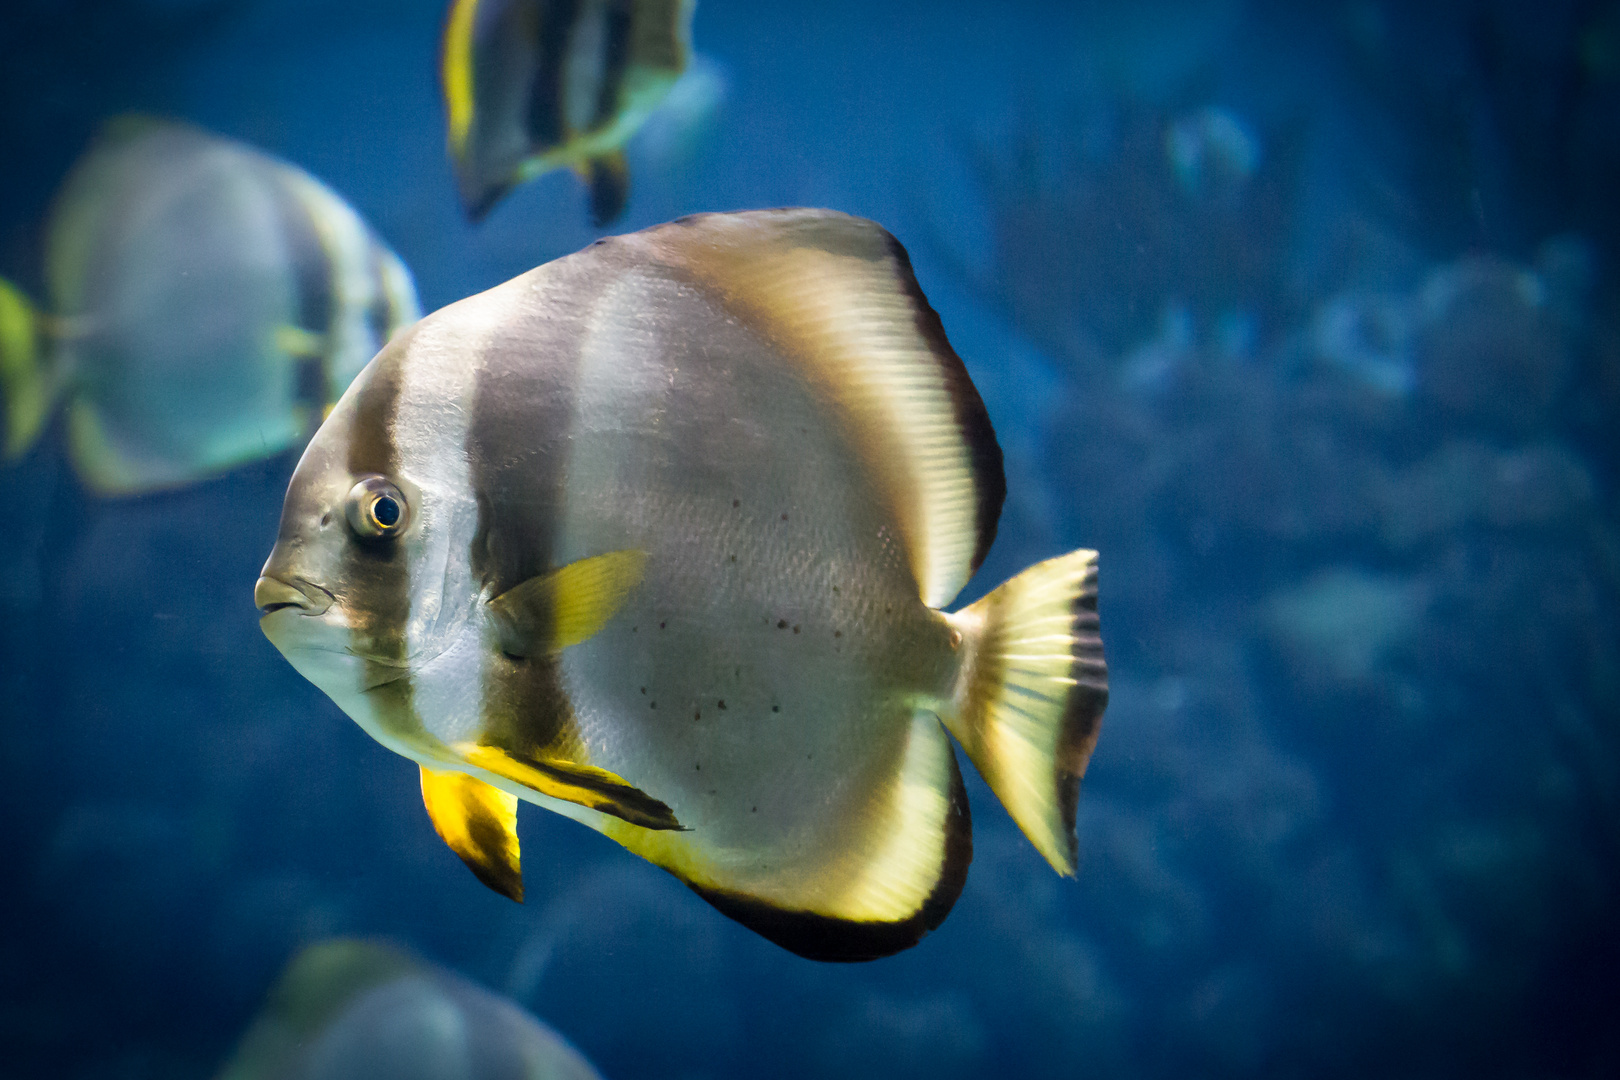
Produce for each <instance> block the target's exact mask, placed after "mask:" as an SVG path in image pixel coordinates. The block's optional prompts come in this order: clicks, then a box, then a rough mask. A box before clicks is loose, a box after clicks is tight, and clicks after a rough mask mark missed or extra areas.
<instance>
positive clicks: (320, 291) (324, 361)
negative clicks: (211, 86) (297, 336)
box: [271, 175, 336, 417]
mask: <svg viewBox="0 0 1620 1080" xmlns="http://www.w3.org/2000/svg"><path fill="white" fill-rule="evenodd" d="M271 184H272V185H273V187H274V190H275V198H274V200H273V202H274V205H275V208H276V214H277V216H278V217H279V219H280V224H281V235H282V238H283V240H284V241H285V243H286V249H287V257H288V261H289V263H290V264H291V268H292V273H293V280H294V282H295V287H296V289H297V299H296V301H295V303H296V304H297V312H296V315H295V325H297V326H298V327H299V328H300V329H303V330H307V331H309V332H310V333H311V334H314V335H316V336H317V337H319V338H320V339H321V351H320V354H319V355H317V356H314V357H302V358H295V363H294V365H293V380H294V382H293V400H294V401H296V402H298V403H299V404H301V405H307V406H310V407H311V408H313V409H314V410H315V415H316V417H319V416H320V413H321V409H322V408H323V407H324V406H325V405H326V403H327V401H328V398H327V396H326V382H327V378H328V374H329V373H328V367H329V366H330V365H329V360H328V355H329V353H330V351H331V346H330V340H331V338H330V335H331V331H332V317H333V314H334V309H335V307H336V304H335V302H334V300H333V295H332V294H333V288H334V283H333V279H332V254H331V253H330V252H329V251H327V249H326V245H325V244H324V243H322V242H321V234H320V230H319V229H318V228H317V227H316V225H315V219H314V216H313V211H312V210H311V208H310V206H309V204H308V203H307V202H306V201H305V200H304V198H303V197H302V196H301V195H300V193H299V191H298V189H297V188H296V187H294V186H293V185H291V184H289V183H286V182H284V181H283V180H282V178H281V177H280V176H279V175H276V176H273V177H272V179H271ZM312 365H313V367H314V371H310V370H308V368H309V367H311V366H312Z"/></svg>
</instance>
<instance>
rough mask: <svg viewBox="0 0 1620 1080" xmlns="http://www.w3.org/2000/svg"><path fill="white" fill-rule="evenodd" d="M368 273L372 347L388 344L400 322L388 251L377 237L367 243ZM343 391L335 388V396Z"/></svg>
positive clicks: (367, 308)
mask: <svg viewBox="0 0 1620 1080" xmlns="http://www.w3.org/2000/svg"><path fill="white" fill-rule="evenodd" d="M366 273H367V275H368V276H369V277H370V279H371V289H372V293H371V303H370V304H368V305H367V306H366V327H367V328H368V329H369V330H370V331H371V340H372V343H373V344H372V348H373V349H374V350H375V349H381V348H382V347H383V346H384V345H386V344H388V336H389V334H391V333H393V330H394V327H395V326H396V325H397V324H398V322H399V312H398V311H397V310H395V305H394V294H393V292H392V290H390V289H389V287H388V285H389V282H388V252H387V251H386V250H384V249H383V246H382V245H381V244H379V243H377V241H376V240H375V239H372V240H371V241H370V242H369V243H368V244H367V245H366ZM342 392H343V388H342V387H337V388H335V393H334V395H333V396H334V397H335V396H336V395H337V394H340V393H342Z"/></svg>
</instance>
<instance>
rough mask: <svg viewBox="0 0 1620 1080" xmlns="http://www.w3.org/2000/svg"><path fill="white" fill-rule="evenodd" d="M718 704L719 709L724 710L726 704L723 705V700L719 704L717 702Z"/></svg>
mask: <svg viewBox="0 0 1620 1080" xmlns="http://www.w3.org/2000/svg"><path fill="white" fill-rule="evenodd" d="M718 704H719V706H720V708H722V709H724V708H725V707H726V703H725V700H724V699H722V700H721V701H720V702H718Z"/></svg>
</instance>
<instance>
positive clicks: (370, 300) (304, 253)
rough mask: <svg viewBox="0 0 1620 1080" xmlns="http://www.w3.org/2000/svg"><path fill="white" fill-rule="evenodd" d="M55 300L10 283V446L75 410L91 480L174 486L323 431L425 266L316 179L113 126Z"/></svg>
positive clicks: (66, 225) (58, 247)
mask: <svg viewBox="0 0 1620 1080" xmlns="http://www.w3.org/2000/svg"><path fill="white" fill-rule="evenodd" d="M44 276H45V285H46V290H47V303H46V304H45V306H44V310H43V311H38V310H36V309H35V308H34V306H33V305H32V304H31V303H30V302H29V301H28V300H26V299H25V298H24V297H23V296H22V294H21V293H19V292H18V291H17V290H16V289H14V288H12V287H10V286H8V285H6V284H5V283H4V282H0V390H3V393H4V398H5V401H4V405H5V416H6V446H5V450H6V455H7V456H8V457H16V456H18V455H20V454H22V453H23V452H25V451H26V450H27V449H28V448H29V447H30V446H31V445H32V444H33V443H34V441H35V440H36V439H37V438H38V436H39V434H40V432H41V431H42V430H43V428H44V427H45V424H46V421H47V420H48V419H49V418H50V417H51V415H52V414H53V413H54V411H55V408H56V405H57V403H58V402H61V401H65V402H66V412H67V434H68V441H69V452H70V455H71V457H72V460H73V464H74V466H75V468H76V469H77V471H78V473H79V475H80V476H81V477H82V478H83V480H84V481H85V483H86V484H87V485H88V486H89V487H90V488H91V489H92V490H94V491H96V492H98V493H100V494H107V495H122V494H131V493H138V492H144V491H152V490H156V489H160V488H168V487H175V486H177V485H181V484H187V483H191V482H193V481H196V480H200V479H204V478H206V477H209V476H212V475H214V474H216V473H218V472H221V471H223V470H225V469H228V468H230V467H232V466H234V465H240V464H242V463H244V462H247V461H252V460H255V459H258V458H264V457H269V456H271V455H273V454H277V453H279V452H281V451H283V450H286V449H287V448H289V447H291V446H293V445H295V444H297V443H298V442H300V441H302V440H303V439H305V438H307V437H308V436H309V435H310V434H311V433H312V432H313V431H314V430H315V428H316V426H317V425H318V424H319V423H320V420H321V417H322V416H323V415H324V413H325V410H326V409H327V408H328V407H329V406H330V405H331V404H332V403H333V402H335V401H337V399H338V396H339V395H340V394H342V393H343V391H344V389H345V388H346V387H347V386H348V385H349V381H350V380H351V379H353V378H354V376H355V375H356V374H357V373H358V372H359V371H360V369H361V368H362V367H363V366H365V363H366V361H367V360H369V359H370V358H371V357H372V356H373V355H375V353H376V352H377V350H378V349H379V348H381V347H382V344H383V343H384V342H386V341H387V340H388V338H389V336H390V335H391V334H392V333H393V332H394V331H395V330H397V329H399V328H400V327H401V326H404V325H405V324H407V323H410V322H412V321H414V320H415V319H416V318H417V316H418V315H419V314H420V312H419V311H418V310H417V304H416V289H415V286H414V285H413V284H412V282H411V275H410V272H409V271H407V270H406V269H405V266H404V264H403V263H401V262H400V260H399V258H398V257H397V256H396V255H395V254H394V253H393V252H392V251H390V250H389V249H388V247H387V246H385V245H384V244H383V243H382V242H381V241H380V240H379V239H378V238H377V237H376V235H375V234H374V233H373V232H372V231H371V229H370V228H368V227H367V226H366V224H365V222H364V221H362V220H361V219H360V217H359V215H358V214H356V213H355V211H354V210H353V209H352V208H351V207H350V206H349V205H348V204H347V203H346V202H344V201H343V199H342V198H340V197H339V196H338V195H337V194H336V193H334V192H333V191H332V190H331V189H330V188H328V187H326V186H325V185H324V184H322V183H321V182H320V181H318V180H316V179H315V178H314V177H312V176H310V175H309V174H308V173H306V172H304V171H303V170H302V169H298V168H296V167H294V166H292V165H289V164H287V163H286V162H284V161H279V160H277V159H275V158H273V157H270V156H268V155H266V154H263V153H260V152H259V151H257V150H254V149H253V148H251V147H249V146H245V145H243V144H242V143H239V142H234V141H232V140H229V139H223V138H219V137H218V136H215V135H211V134H209V133H207V132H205V131H202V130H199V129H197V128H194V127H191V126H189V125H187V124H180V123H174V122H169V121H160V120H154V119H148V118H145V117H125V118H120V119H118V120H115V121H113V122H111V123H109V124H108V125H107V127H106V128H105V129H104V130H103V132H102V133H101V134H100V135H99V136H98V137H97V139H96V140H95V141H94V142H93V143H92V144H91V146H90V149H89V150H87V151H86V153H85V154H84V156H83V157H82V158H81V159H80V160H79V162H78V164H77V165H76V166H75V167H74V168H73V170H72V172H71V173H70V174H69V176H68V178H67V180H66V181H65V183H64V184H63V186H62V189H61V191H60V192H59V193H58V194H57V197H56V201H55V204H54V206H53V207H52V210H51V215H50V219H49V222H48V225H47V229H46V236H45V275H44Z"/></svg>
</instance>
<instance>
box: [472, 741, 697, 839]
mask: <svg viewBox="0 0 1620 1080" xmlns="http://www.w3.org/2000/svg"><path fill="white" fill-rule="evenodd" d="M450 750H451V751H452V752H453V753H455V754H457V755H459V756H460V757H461V759H462V760H463V761H465V762H466V763H467V764H469V765H472V766H473V767H475V768H479V769H483V770H484V771H486V772H488V773H492V774H493V775H495V776H499V777H501V778H502V779H505V780H510V781H511V782H512V783H514V784H518V785H520V786H522V787H525V788H528V789H529V790H530V791H535V792H538V793H540V794H541V795H549V796H550V797H551V798H553V799H561V800H562V801H564V802H571V803H576V804H578V805H580V806H583V807H586V808H588V809H591V810H597V811H600V812H601V813H604V814H609V815H611V816H613V817H616V818H619V819H621V820H623V821H627V822H629V823H630V824H632V825H637V826H640V827H641V828H643V829H652V830H665V829H680V828H681V823H680V821H678V820H677V819H676V817H675V814H674V812H673V811H672V810H670V808H669V807H668V805H666V804H665V803H662V802H660V801H659V800H657V799H655V798H653V797H652V796H651V795H648V794H647V793H646V792H645V791H642V790H641V789H640V788H638V787H636V786H635V785H634V784H631V783H630V782H629V781H628V780H625V779H624V778H623V777H621V776H618V775H616V774H614V773H611V772H608V771H607V770H606V769H599V768H597V767H596V766H594V765H581V764H580V763H578V762H575V761H563V760H561V759H558V758H529V757H524V756H522V755H519V754H514V753H512V752H511V751H509V750H505V749H502V748H501V747H499V746H490V745H488V744H484V743H479V744H473V743H455V744H452V745H451V747H450Z"/></svg>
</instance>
